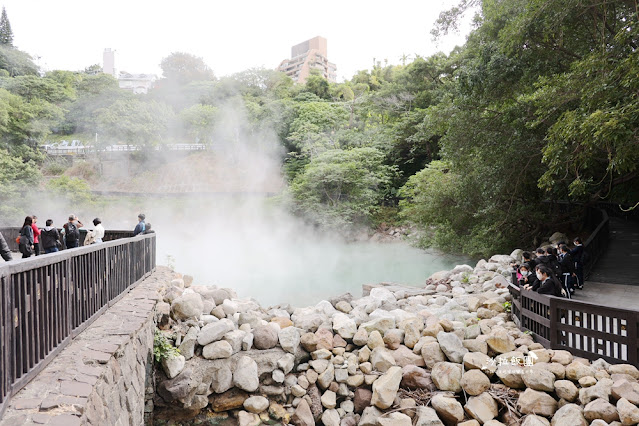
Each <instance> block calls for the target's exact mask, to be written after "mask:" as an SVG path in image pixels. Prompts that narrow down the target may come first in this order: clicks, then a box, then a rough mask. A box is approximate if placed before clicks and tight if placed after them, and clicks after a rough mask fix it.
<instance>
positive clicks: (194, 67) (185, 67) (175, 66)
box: [160, 52, 215, 85]
mask: <svg viewBox="0 0 639 426" xmlns="http://www.w3.org/2000/svg"><path fill="white" fill-rule="evenodd" d="M160 68H162V73H163V74H164V78H166V79H168V80H171V81H174V82H176V83H178V84H181V85H184V84H188V83H191V82H193V81H199V80H212V79H213V78H214V77H215V76H214V75H213V71H211V69H210V68H209V67H208V65H206V63H204V60H203V59H202V58H200V57H197V56H195V55H192V54H190V53H184V52H173V53H171V54H170V55H169V56H167V57H166V58H164V59H162V62H161V63H160Z"/></svg>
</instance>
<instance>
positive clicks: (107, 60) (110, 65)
mask: <svg viewBox="0 0 639 426" xmlns="http://www.w3.org/2000/svg"><path fill="white" fill-rule="evenodd" d="M102 72H103V73H105V74H109V75H112V76H113V77H115V76H116V75H115V50H111V49H104V53H103V54H102Z"/></svg>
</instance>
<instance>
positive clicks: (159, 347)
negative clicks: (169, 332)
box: [153, 329, 180, 362]
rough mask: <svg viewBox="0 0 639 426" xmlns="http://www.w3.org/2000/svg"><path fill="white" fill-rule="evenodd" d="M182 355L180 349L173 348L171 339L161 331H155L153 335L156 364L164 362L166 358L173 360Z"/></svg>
mask: <svg viewBox="0 0 639 426" xmlns="http://www.w3.org/2000/svg"><path fill="white" fill-rule="evenodd" d="M179 355H180V351H179V350H178V348H176V347H175V346H173V345H172V344H171V342H169V339H167V338H166V336H165V335H164V334H163V333H162V332H161V331H160V330H157V329H156V330H155V334H154V335H153V357H154V358H155V362H162V360H163V359H165V358H172V357H176V356H179Z"/></svg>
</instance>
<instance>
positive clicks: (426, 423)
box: [415, 405, 444, 426]
mask: <svg viewBox="0 0 639 426" xmlns="http://www.w3.org/2000/svg"><path fill="white" fill-rule="evenodd" d="M415 426H444V424H443V423H442V421H441V420H439V417H437V412H436V411H435V410H434V409H432V408H430V407H426V406H423V405H422V406H420V407H417V423H415Z"/></svg>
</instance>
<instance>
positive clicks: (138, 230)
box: [133, 213, 146, 237]
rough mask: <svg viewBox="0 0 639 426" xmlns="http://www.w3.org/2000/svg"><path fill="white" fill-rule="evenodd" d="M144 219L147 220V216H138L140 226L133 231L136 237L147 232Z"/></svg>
mask: <svg viewBox="0 0 639 426" xmlns="http://www.w3.org/2000/svg"><path fill="white" fill-rule="evenodd" d="M144 219H146V216H145V215H144V213H140V214H139V215H138V224H137V225H135V229H134V230H133V236H134V237H135V236H136V235H138V234H144V231H146V224H145V223H144Z"/></svg>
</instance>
